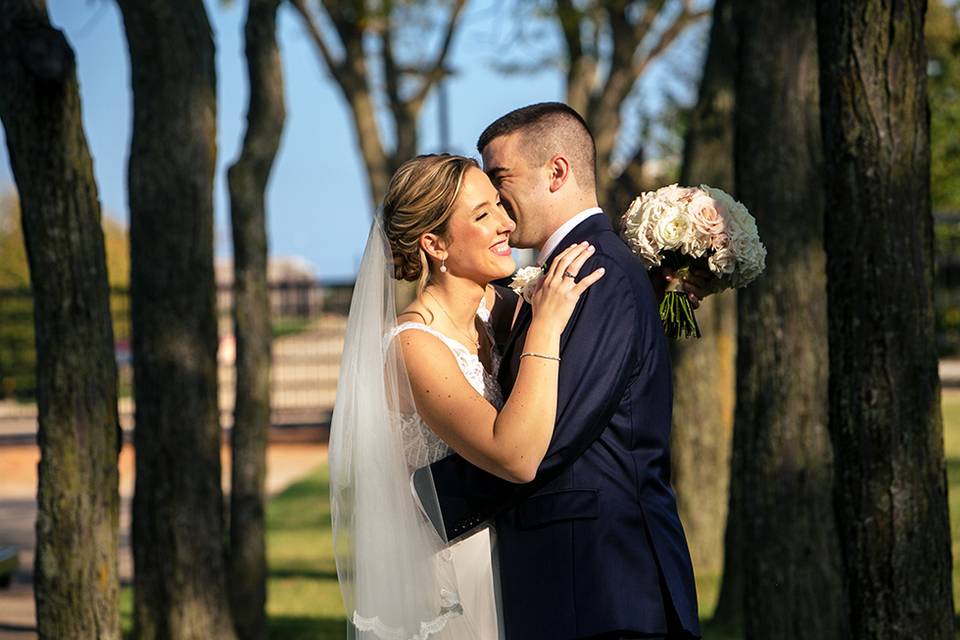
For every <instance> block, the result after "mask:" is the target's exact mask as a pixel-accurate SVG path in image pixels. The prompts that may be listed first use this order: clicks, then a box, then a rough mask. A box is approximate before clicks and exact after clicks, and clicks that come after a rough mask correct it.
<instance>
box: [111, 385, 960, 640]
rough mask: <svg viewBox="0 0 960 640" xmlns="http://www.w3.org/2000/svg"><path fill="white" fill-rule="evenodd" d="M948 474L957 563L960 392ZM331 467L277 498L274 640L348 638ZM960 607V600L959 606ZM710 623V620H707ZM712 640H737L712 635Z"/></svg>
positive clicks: (711, 597)
mask: <svg viewBox="0 0 960 640" xmlns="http://www.w3.org/2000/svg"><path fill="white" fill-rule="evenodd" d="M943 418H944V434H945V438H944V439H945V447H946V449H945V450H946V457H947V475H948V479H949V484H950V529H951V531H952V532H953V540H954V543H953V556H954V557H957V555H958V551H960V549H958V545H960V393H950V394H945V396H944V401H943ZM328 487H329V485H328V477H327V468H326V466H323V467H321V468H320V469H317V470H316V471H314V472H313V473H311V474H310V475H309V476H308V477H307V478H305V479H303V480H301V481H300V482H297V483H295V484H293V485H291V486H290V487H289V488H287V490H286V491H284V492H283V493H281V494H279V495H277V496H276V497H274V498H273V499H272V500H271V501H270V504H269V507H268V509H267V552H268V556H269V562H270V581H269V585H268V602H267V611H268V614H269V616H270V635H271V637H272V638H277V639H282V640H300V639H308V638H309V639H311V640H312V639H318V640H326V639H334V638H336V639H340V638H344V637H345V636H346V633H345V622H344V619H343V605H342V603H341V601H340V589H339V587H338V586H337V572H336V567H335V565H334V561H333V550H332V545H331V532H330V505H329V500H328ZM957 569H958V565H957V564H955V565H954V571H953V585H954V587H953V592H954V597H958V596H960V572H958V570H957ZM719 586H720V577H719V576H709V575H708V576H698V578H697V590H698V593H699V597H700V603H701V606H700V608H701V613H702V614H703V617H704V618H708V617H709V615H710V614H711V613H712V612H713V607H714V604H715V602H716V598H717V592H718V590H719ZM957 605H958V608H960V598H958V602H957ZM131 609H132V606H131V601H130V590H129V588H125V589H124V593H123V596H122V610H123V619H124V627H125V628H126V629H129V628H130V627H131V626H132V624H131V613H130V612H131ZM705 622H706V621H705ZM704 632H705V634H706V635H705V637H707V638H710V639H711V640H735V639H736V636H731V635H727V634H725V633H723V632H722V631H720V630H717V629H714V628H711V627H710V625H709V623H708V622H707V624H706V625H705V628H704Z"/></svg>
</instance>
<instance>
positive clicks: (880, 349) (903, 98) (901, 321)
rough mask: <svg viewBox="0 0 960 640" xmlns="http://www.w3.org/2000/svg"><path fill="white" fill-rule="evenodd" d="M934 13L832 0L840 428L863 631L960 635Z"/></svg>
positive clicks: (835, 387) (839, 499) (847, 534)
mask: <svg viewBox="0 0 960 640" xmlns="http://www.w3.org/2000/svg"><path fill="white" fill-rule="evenodd" d="M925 10H926V2H925V1H924V0H907V1H904V2H890V1H889V0H868V1H863V2H838V3H833V2H822V1H821V2H820V3H819V12H818V18H819V29H820V31H819V38H820V60H821V62H820V71H821V74H822V75H821V90H822V96H823V98H822V105H823V106H822V108H823V138H824V145H825V149H826V151H827V154H826V155H827V158H828V161H827V167H828V170H827V179H826V185H827V209H826V210H827V216H826V249H827V270H828V276H829V288H828V301H829V307H830V319H829V326H830V380H831V384H830V393H829V398H830V432H831V436H832V439H833V445H834V451H835V460H836V463H835V464H836V474H837V480H836V495H835V497H836V509H837V521H838V523H839V526H840V533H841V539H842V545H843V551H844V560H845V565H846V571H847V578H848V580H847V585H848V596H849V601H850V621H851V623H850V626H851V635H850V637H852V638H876V639H888V638H889V639H893V638H930V639H938V638H940V639H944V640H946V639H947V638H953V627H954V614H953V594H952V586H951V557H950V556H951V547H950V544H951V543H950V527H949V519H948V514H947V483H946V472H945V468H944V452H943V424H942V418H941V410H940V380H939V377H938V373H937V349H936V340H935V333H934V313H933V218H932V215H931V211H930V129H929V112H928V106H927V92H926V83H927V57H926V51H925V47H924V36H923V27H924V14H925Z"/></svg>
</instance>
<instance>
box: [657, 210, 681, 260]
mask: <svg viewBox="0 0 960 640" xmlns="http://www.w3.org/2000/svg"><path fill="white" fill-rule="evenodd" d="M689 232H690V220H689V218H687V215H686V214H685V213H684V212H683V211H681V210H680V209H679V208H677V207H671V208H670V209H669V210H665V211H664V213H663V217H661V218H660V220H658V221H657V224H656V226H655V227H654V228H653V239H654V241H655V242H656V244H657V245H658V246H659V247H661V248H662V249H667V250H669V249H677V248H679V247H680V246H681V245H683V243H684V241H685V240H686V239H687V234H688V233H689Z"/></svg>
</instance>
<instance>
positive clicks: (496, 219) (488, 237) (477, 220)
mask: <svg viewBox="0 0 960 640" xmlns="http://www.w3.org/2000/svg"><path fill="white" fill-rule="evenodd" d="M516 227H517V225H516V223H515V222H514V221H513V220H511V219H510V217H509V216H508V215H507V212H506V210H505V209H504V208H503V204H502V203H501V202H500V195H499V193H498V192H497V190H496V188H495V187H494V186H493V183H491V182H490V178H488V177H487V175H486V174H485V173H484V172H483V171H481V170H480V169H477V168H473V167H471V168H470V169H468V170H467V172H466V173H465V174H464V176H463V184H462V185H461V187H460V194H459V196H458V197H457V201H456V204H455V205H454V211H453V214H452V215H451V216H450V222H449V224H448V226H447V232H446V233H445V234H444V235H443V236H442V237H441V238H438V240H439V241H440V242H438V245H437V248H441V247H442V249H441V252H437V251H436V249H434V251H430V253H431V254H434V258H435V256H436V255H437V254H438V253H439V255H441V256H445V259H444V261H443V264H444V266H445V267H446V268H447V272H446V273H449V274H450V275H453V276H455V277H458V278H466V279H469V280H472V281H474V282H477V283H479V284H484V285H485V284H486V283H487V282H490V281H491V280H496V279H497V278H503V277H505V276H508V275H510V274H511V273H513V272H514V271H516V268H517V265H516V263H515V262H514V261H513V255H512V253H511V251H510V244H509V240H510V234H511V233H513V231H514V229H516ZM428 245H429V243H428ZM431 249H433V247H432V246H431ZM443 249H445V250H446V251H445V252H443ZM435 259H436V258H435Z"/></svg>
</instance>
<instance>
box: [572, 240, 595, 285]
mask: <svg viewBox="0 0 960 640" xmlns="http://www.w3.org/2000/svg"><path fill="white" fill-rule="evenodd" d="M595 251H596V247H594V246H593V245H592V244H590V245H587V246H586V248H585V249H584V250H583V251H581V252H580V253H578V254H577V255H576V256H575V257H574V258H573V260H571V261H570V265H569V266H568V267H567V268H566V271H567V273H570V274H572V275H574V276H577V275H579V274H580V269H581V268H582V267H583V263H585V262H586V261H587V260H588V259H589V258H590V256H592V255H593V254H594V252H595ZM571 280H572V278H571Z"/></svg>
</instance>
